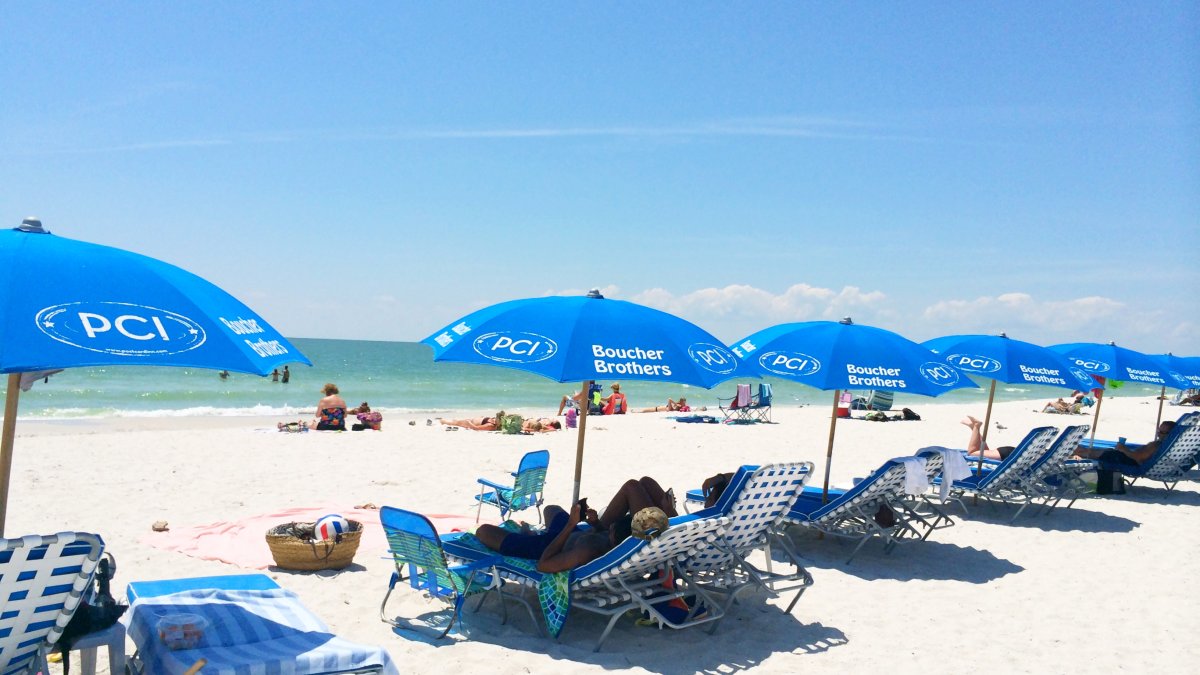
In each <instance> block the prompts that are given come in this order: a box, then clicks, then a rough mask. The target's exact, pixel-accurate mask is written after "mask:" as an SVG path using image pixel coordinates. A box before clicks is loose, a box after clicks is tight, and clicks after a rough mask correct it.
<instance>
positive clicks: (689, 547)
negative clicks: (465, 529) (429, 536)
mask: <svg viewBox="0 0 1200 675" xmlns="http://www.w3.org/2000/svg"><path fill="white" fill-rule="evenodd" d="M729 522H730V521H729V518H726V517H723V516H713V517H707V518H698V517H696V516H694V515H692V516H677V517H675V518H672V519H671V522H670V527H669V528H668V529H667V530H666V531H665V532H663V533H662V534H661V535H659V536H658V537H657V538H654V539H651V540H649V541H644V540H641V539H636V538H634V537H629V538H627V539H626V540H625V541H623V542H621V543H619V544H617V545H616V546H615V547H614V548H613V549H612V550H611V551H609V552H608V553H606V554H604V555H603V556H600V557H599V558H597V559H595V560H593V561H591V562H589V563H587V564H586V565H581V566H579V567H576V568H575V569H573V570H570V571H569V572H555V573H549V574H543V573H541V572H539V571H538V570H537V561H536V560H527V559H524V558H512V557H507V556H499V557H498V559H496V558H497V556H496V554H495V553H494V552H493V551H491V550H489V549H488V548H487V547H486V546H484V545H483V544H482V543H481V542H480V541H479V540H478V539H477V538H475V536H474V535H471V534H465V533H463V534H452V535H447V536H445V537H443V539H442V546H443V548H444V549H445V551H446V556H447V558H448V559H449V560H450V561H452V562H459V563H464V564H472V563H475V564H482V563H483V562H484V561H485V560H492V559H495V562H494V565H495V569H496V570H498V572H499V574H500V576H501V577H503V578H504V579H506V580H509V581H515V582H518V583H521V584H524V585H528V586H531V587H533V588H535V589H537V592H538V600H539V601H540V602H541V605H542V615H543V617H544V618H545V620H546V626H547V629H548V631H549V633H550V635H551V636H553V637H557V636H558V635H559V633H560V631H561V630H562V627H563V624H564V622H565V621H566V618H567V616H568V614H569V612H570V611H571V610H575V609H579V610H584V611H587V612H593V613H596V614H600V615H601V616H606V617H608V618H609V619H608V624H607V625H606V626H605V628H604V632H603V633H601V635H600V639H599V640H598V641H597V642H596V647H595V649H594V651H600V647H601V646H603V644H604V641H605V640H606V639H608V635H609V633H611V632H612V630H613V627H614V626H615V625H616V623H617V621H618V620H619V619H620V618H621V617H623V616H625V615H626V613H627V612H629V611H630V610H640V612H642V613H644V614H645V615H646V616H647V617H648V618H649V619H650V620H651V621H653V622H654V623H656V624H657V625H659V626H660V627H667V628H675V629H682V628H690V627H692V626H698V625H701V624H705V623H709V622H715V621H718V620H720V619H721V618H722V617H723V616H724V615H725V612H724V610H723V609H722V607H721V606H720V605H719V604H718V603H717V602H716V599H715V598H713V597H712V595H710V594H709V593H708V592H707V591H706V590H705V589H704V588H703V587H701V586H700V585H699V584H697V583H695V581H693V580H692V579H691V578H690V576H689V575H688V573H687V572H686V571H684V569H683V568H682V566H681V561H686V560H687V559H688V558H689V557H691V556H693V555H695V553H696V552H697V551H699V550H701V549H702V548H706V547H708V546H710V545H711V543H712V541H713V540H714V539H716V538H717V537H718V536H719V535H720V534H721V533H722V532H723V530H724V528H726V527H728V525H729ZM667 580H671V581H672V583H671V584H670V585H669V586H668V582H667ZM685 598H691V604H690V606H689V609H687V610H686V611H684V612H683V613H682V614H679V613H676V612H673V611H668V610H667V608H666V607H667V605H669V604H670V603H673V602H676V601H680V600H684V599H685Z"/></svg>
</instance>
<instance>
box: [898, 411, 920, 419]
mask: <svg viewBox="0 0 1200 675" xmlns="http://www.w3.org/2000/svg"><path fill="white" fill-rule="evenodd" d="M900 412H901V413H903V414H904V419H906V420H909V421H917V422H919V421H921V416H920V415H918V414H917V413H915V412H913V411H912V410H910V409H908V408H905V409H903V410H901V411H900Z"/></svg>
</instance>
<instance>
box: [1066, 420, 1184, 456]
mask: <svg viewBox="0 0 1200 675" xmlns="http://www.w3.org/2000/svg"><path fill="white" fill-rule="evenodd" d="M1174 428H1175V422H1173V421H1171V420H1164V421H1163V423H1162V424H1159V425H1158V435H1157V436H1156V437H1155V438H1154V440H1152V441H1150V442H1149V443H1147V444H1145V445H1143V446H1142V447H1140V448H1137V449H1136V450H1134V449H1130V448H1129V447H1127V446H1126V445H1125V444H1124V443H1117V447H1115V448H1113V449H1112V450H1104V451H1103V452H1101V451H1099V450H1094V449H1091V448H1083V447H1080V448H1078V449H1076V450H1075V455H1076V456H1077V457H1082V458H1084V459H1098V460H1100V461H1102V462H1108V463H1110V464H1124V465H1125V466H1138V465H1140V464H1141V463H1142V462H1144V461H1146V460H1148V459H1150V458H1151V457H1153V456H1154V453H1156V452H1158V447H1159V446H1160V445H1162V442H1163V439H1165V438H1166V437H1167V434H1169V433H1171V430H1172V429H1174Z"/></svg>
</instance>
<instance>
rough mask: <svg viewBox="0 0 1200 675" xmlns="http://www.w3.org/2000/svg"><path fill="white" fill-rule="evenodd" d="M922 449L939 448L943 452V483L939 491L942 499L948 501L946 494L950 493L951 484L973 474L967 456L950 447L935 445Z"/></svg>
mask: <svg viewBox="0 0 1200 675" xmlns="http://www.w3.org/2000/svg"><path fill="white" fill-rule="evenodd" d="M921 449H922V450H937V451H938V452H940V453H942V484H941V486H940V489H939V492H940V496H941V498H942V501H946V496H947V495H949V494H950V486H951V484H952V483H954V481H956V480H959V479H960V478H967V477H968V476H970V475H971V467H970V465H968V464H967V458H966V457H964V456H963V454H962V451H960V450H951V449H950V448H943V447H938V446H933V447H929V448H921Z"/></svg>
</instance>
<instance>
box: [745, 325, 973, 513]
mask: <svg viewBox="0 0 1200 675" xmlns="http://www.w3.org/2000/svg"><path fill="white" fill-rule="evenodd" d="M731 348H732V349H733V352H734V354H736V355H737V357H738V358H739V359H741V360H742V361H743V363H745V364H746V365H747V366H749V367H751V368H752V369H753V370H754V371H756V372H757V373H759V374H761V375H770V376H773V377H782V378H784V379H788V380H793V381H795V382H799V383H801V384H806V385H808V386H810V387H816V388H817V389H822V390H825V391H828V390H831V389H832V390H833V392H834V393H833V413H832V415H831V416H830V422H829V445H828V447H827V448H826V451H825V486H824V489H823V491H822V498H825V497H826V496H827V495H828V493H829V467H830V462H831V460H832V458H833V438H834V433H835V431H836V429H837V404H838V398H839V396H840V394H841V390H843V389H882V390H885V391H892V392H898V393H902V394H919V395H921V396H940V395H941V394H944V393H946V392H948V391H951V390H954V389H960V388H963V387H975V386H977V385H976V384H975V383H974V382H972V381H971V380H970V378H968V377H966V376H965V375H963V374H962V373H961V372H959V370H958V369H956V368H954V367H953V366H951V365H949V364H947V363H945V362H944V361H943V360H942V359H941V358H940V357H938V355H936V354H934V353H933V352H931V351H929V350H928V349H926V348H925V347H922V346H921V345H919V344H917V343H916V342H913V341H912V340H909V339H908V338H905V337H903V336H900V335H898V334H896V333H893V332H891V331H888V330H884V329H882V328H874V327H872V326H860V325H858V324H855V323H854V322H853V321H851V320H850V319H849V318H846V319H842V320H841V321H808V322H804V323H788V324H780V325H778V326H772V327H770V328H766V329H763V330H761V331H758V332H757V333H754V334H753V335H750V336H749V337H746V338H744V339H742V340H738V341H737V342H735V343H733V345H732V346H731Z"/></svg>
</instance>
